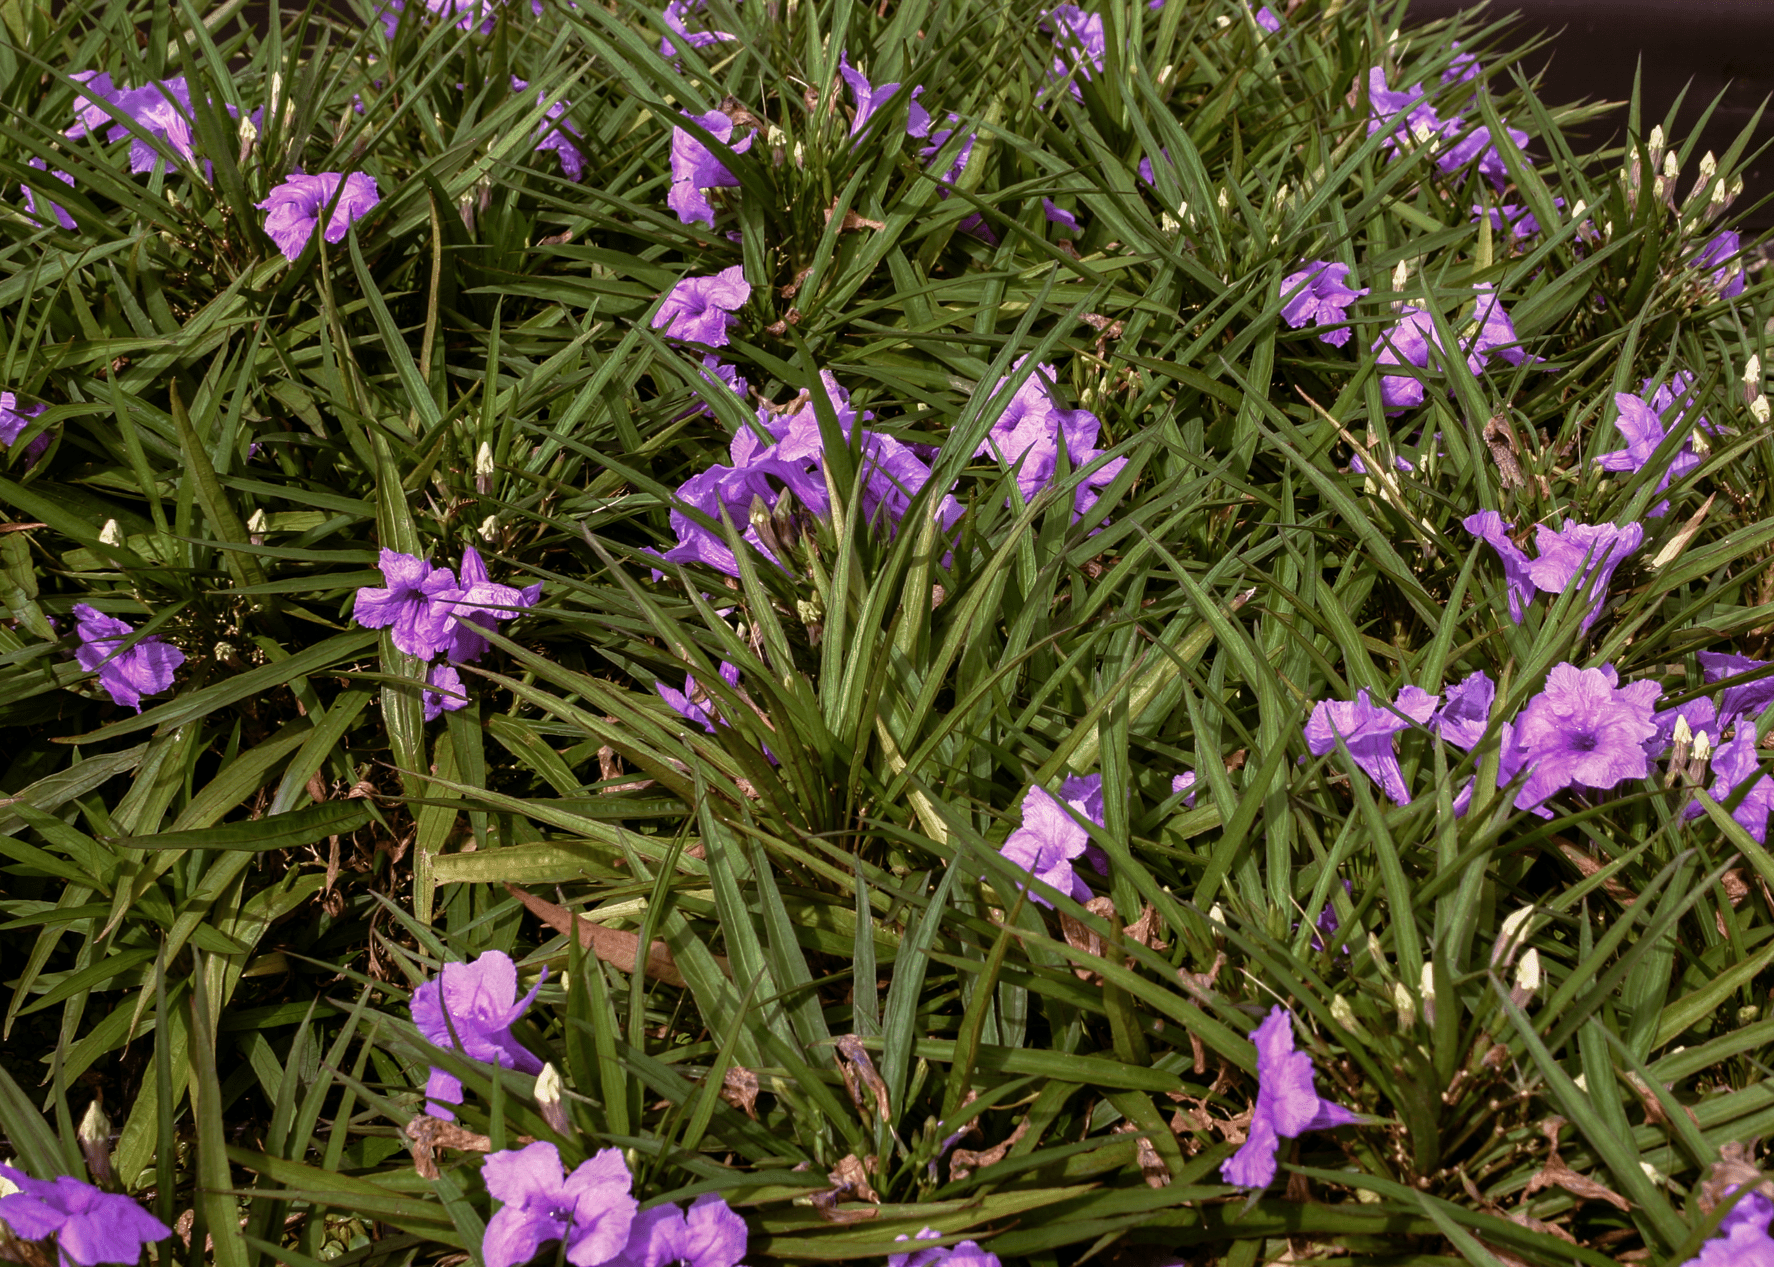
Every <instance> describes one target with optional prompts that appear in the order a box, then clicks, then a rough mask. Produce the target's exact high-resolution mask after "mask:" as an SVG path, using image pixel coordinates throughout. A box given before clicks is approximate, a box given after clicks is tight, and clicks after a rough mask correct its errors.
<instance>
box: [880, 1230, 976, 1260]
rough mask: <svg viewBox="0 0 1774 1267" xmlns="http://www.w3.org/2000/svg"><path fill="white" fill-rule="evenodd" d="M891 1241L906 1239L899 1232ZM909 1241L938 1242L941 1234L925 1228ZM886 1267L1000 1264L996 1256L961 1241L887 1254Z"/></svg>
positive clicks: (971, 1242)
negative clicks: (953, 1243) (956, 1243)
mask: <svg viewBox="0 0 1774 1267" xmlns="http://www.w3.org/2000/svg"><path fill="white" fill-rule="evenodd" d="M893 1239H894V1240H896V1241H903V1240H906V1239H908V1238H907V1237H906V1234H905V1233H904V1232H901V1233H900V1234H899V1235H898V1236H896V1237H894V1238H893ZM909 1239H911V1240H914V1241H932V1240H940V1239H942V1233H941V1232H939V1231H937V1230H936V1229H935V1228H933V1227H927V1228H925V1229H924V1230H923V1231H921V1232H919V1233H918V1234H917V1235H916V1236H915V1237H911V1238H909ZM887 1267H1000V1264H999V1262H998V1256H997V1255H996V1254H992V1253H988V1252H987V1251H986V1250H984V1249H981V1248H980V1247H979V1245H978V1243H977V1242H974V1241H962V1242H961V1243H960V1244H958V1245H946V1246H945V1245H938V1246H936V1247H935V1248H934V1249H920V1250H914V1251H911V1252H908V1253H904V1254H889V1255H887Z"/></svg>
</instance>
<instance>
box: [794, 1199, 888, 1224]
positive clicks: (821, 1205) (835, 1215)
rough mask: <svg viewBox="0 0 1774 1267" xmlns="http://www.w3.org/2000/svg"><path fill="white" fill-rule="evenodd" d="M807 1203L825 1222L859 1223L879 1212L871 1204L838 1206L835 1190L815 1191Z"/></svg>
mask: <svg viewBox="0 0 1774 1267" xmlns="http://www.w3.org/2000/svg"><path fill="white" fill-rule="evenodd" d="M808 1203H809V1204H810V1205H812V1207H813V1208H814V1209H815V1210H818V1211H819V1217H820V1218H822V1219H824V1220H825V1221H826V1222H827V1223H861V1222H863V1221H864V1220H866V1219H872V1218H874V1217H875V1216H876V1215H877V1214H879V1213H880V1211H879V1210H877V1209H876V1208H875V1207H874V1206H872V1205H852V1206H847V1207H844V1208H839V1206H838V1194H837V1193H836V1192H816V1193H814V1194H813V1195H812V1196H811V1197H810V1198H808Z"/></svg>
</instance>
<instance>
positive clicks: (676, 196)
mask: <svg viewBox="0 0 1774 1267" xmlns="http://www.w3.org/2000/svg"><path fill="white" fill-rule="evenodd" d="M683 115H684V117H685V118H686V119H690V120H692V121H693V122H695V123H697V124H699V125H700V126H701V127H702V129H703V131H705V132H707V133H708V134H709V135H710V136H712V137H714V138H715V140H717V141H719V142H720V143H721V144H722V145H727V146H728V148H730V149H731V150H732V151H733V153H735V154H743V153H745V152H746V151H747V150H749V149H750V148H751V143H752V141H753V140H754V139H755V137H754V136H747V137H746V138H745V140H743V141H741V142H740V143H739V144H738V145H731V144H730V142H731V141H732V138H733V120H732V119H730V118H728V117H727V116H726V115H724V114H722V113H721V112H720V111H719V110H710V111H709V112H708V113H707V114H704V115H694V114H690V113H689V112H688V111H684V112H683ZM738 187H739V179H738V178H737V177H736V176H734V175H733V173H732V172H730V171H728V170H727V167H726V165H725V164H724V163H723V162H722V161H721V160H720V159H719V158H717V157H716V156H715V154H714V152H713V151H712V150H710V149H709V148H708V147H707V146H706V145H704V144H703V143H702V142H701V141H699V140H697V139H696V138H695V137H694V136H692V135H690V133H688V132H686V131H684V129H683V128H673V129H672V130H671V192H670V193H669V194H667V195H666V198H665V203H666V205H667V206H668V207H670V208H671V209H672V210H673V211H675V212H677V213H678V219H679V220H681V221H682V222H683V223H685V224H696V223H698V222H700V223H702V224H706V225H707V226H708V227H709V228H711V229H712V228H714V227H715V209H714V204H713V203H711V202H710V201H709V200H708V194H707V192H706V191H707V190H710V189H737V188H738Z"/></svg>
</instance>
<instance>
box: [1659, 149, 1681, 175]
mask: <svg viewBox="0 0 1774 1267" xmlns="http://www.w3.org/2000/svg"><path fill="white" fill-rule="evenodd" d="M1681 174H1682V165H1681V163H1679V162H1678V161H1676V156H1675V151H1673V150H1671V151H1670V152H1669V153H1667V154H1665V155H1664V156H1663V176H1664V179H1666V180H1674V179H1675V178H1676V177H1677V176H1680V175H1681Z"/></svg>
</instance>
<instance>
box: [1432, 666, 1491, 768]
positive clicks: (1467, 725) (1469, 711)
mask: <svg viewBox="0 0 1774 1267" xmlns="http://www.w3.org/2000/svg"><path fill="white" fill-rule="evenodd" d="M1496 698H1497V684H1496V683H1495V682H1493V681H1491V677H1490V674H1488V673H1486V672H1485V671H1484V670H1483V669H1474V670H1473V671H1472V672H1471V673H1468V674H1467V675H1466V676H1465V677H1464V678H1463V679H1462V680H1460V681H1459V682H1457V683H1455V684H1454V685H1453V686H1450V687H1448V688H1447V689H1446V690H1445V692H1444V693H1443V696H1442V705H1441V707H1440V708H1439V709H1437V710H1436V713H1435V716H1434V717H1432V718H1430V719H1429V729H1431V730H1433V731H1434V732H1435V733H1436V734H1438V735H1440V736H1441V737H1442V738H1443V739H1444V740H1446V741H1447V742H1448V743H1450V744H1452V745H1454V747H1456V748H1459V749H1461V750H1462V751H1465V752H1471V751H1472V749H1473V748H1475V747H1477V746H1478V741H1479V740H1480V739H1483V738H1484V732H1485V728H1486V727H1487V726H1489V725H1490V723H1491V704H1492V703H1493V701H1495V700H1496Z"/></svg>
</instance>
